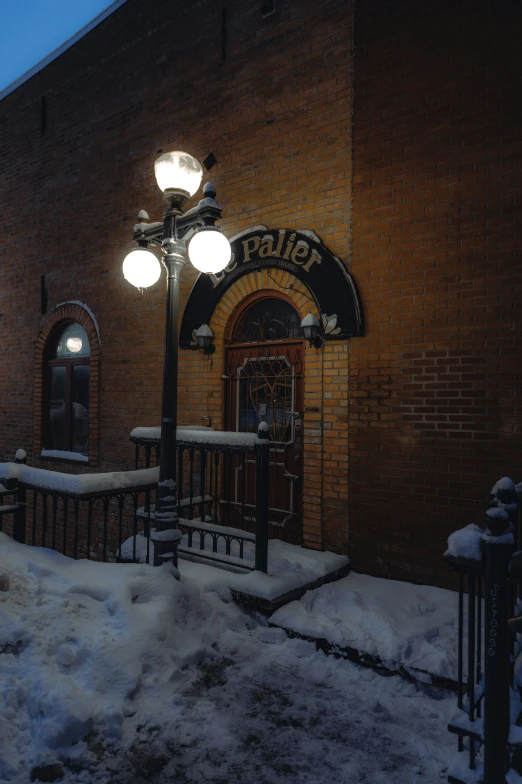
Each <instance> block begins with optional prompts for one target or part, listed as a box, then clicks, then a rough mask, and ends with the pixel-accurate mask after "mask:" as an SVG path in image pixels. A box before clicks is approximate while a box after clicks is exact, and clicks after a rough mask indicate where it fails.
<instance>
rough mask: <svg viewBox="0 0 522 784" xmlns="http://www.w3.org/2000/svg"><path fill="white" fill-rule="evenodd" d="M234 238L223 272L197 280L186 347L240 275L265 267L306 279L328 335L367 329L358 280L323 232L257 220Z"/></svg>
mask: <svg viewBox="0 0 522 784" xmlns="http://www.w3.org/2000/svg"><path fill="white" fill-rule="evenodd" d="M230 244H231V246H232V258H231V260H230V263H229V265H228V266H227V267H226V268H225V269H224V270H223V272H220V273H218V274H217V275H204V274H201V275H200V276H199V277H198V279H197V280H196V282H195V283H194V286H193V288H192V291H191V292H190V296H189V298H188V301H187V305H186V307H185V313H184V314H183V320H182V322H181V332H180V345H181V347H182V348H187V347H189V346H190V345H191V344H192V345H194V343H193V338H192V335H193V332H194V330H196V329H198V328H199V327H200V326H201V325H202V324H210V321H211V318H212V314H213V312H214V309H215V307H216V305H217V304H218V302H219V300H220V299H221V297H222V296H223V294H224V293H225V291H227V289H228V288H230V286H231V285H232V284H233V283H235V281H236V280H238V278H240V277H242V276H243V275H246V274H248V273H249V272H254V271H255V270H260V269H263V268H264V267H272V268H274V267H275V268H276V269H283V270H286V271H287V272H290V273H292V275H294V276H295V277H296V278H297V279H298V280H300V281H301V282H302V283H304V285H305V286H306V287H307V288H308V290H309V291H310V293H311V294H312V296H313V298H314V300H315V302H316V305H317V310H318V313H320V314H321V318H322V321H323V328H324V336H325V338H326V339H327V340H345V339H346V338H349V337H352V336H355V335H362V333H363V316H362V309H361V304H360V301H359V297H358V294H357V288H356V286H355V282H354V280H353V279H352V276H351V275H350V274H349V272H348V271H347V269H346V267H345V266H344V264H343V263H342V262H341V261H340V260H339V259H338V258H337V257H336V256H334V255H333V254H332V253H330V251H329V250H328V249H327V248H325V246H324V245H323V243H322V242H321V240H320V239H319V237H318V236H317V234H314V232H311V231H293V230H291V229H266V228H265V227H264V226H255V227H254V228H253V229H251V230H250V231H247V232H243V233H241V234H238V235H236V236H235V237H234V238H233V239H232V241H231V243H230Z"/></svg>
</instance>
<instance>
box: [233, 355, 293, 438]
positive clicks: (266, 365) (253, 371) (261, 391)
mask: <svg viewBox="0 0 522 784" xmlns="http://www.w3.org/2000/svg"><path fill="white" fill-rule="evenodd" d="M238 382H239V390H238V391H239V401H238V402H239V405H238V430H239V431H241V432H243V433H256V432H257V428H258V426H259V423H260V422H267V424H268V425H269V426H270V439H271V441H277V442H288V441H291V440H292V412H293V397H294V377H293V372H292V367H291V366H290V365H289V363H288V362H287V360H286V359H285V358H284V357H262V358H259V359H248V360H246V362H245V364H244V365H243V367H242V368H241V369H240V371H239V372H238Z"/></svg>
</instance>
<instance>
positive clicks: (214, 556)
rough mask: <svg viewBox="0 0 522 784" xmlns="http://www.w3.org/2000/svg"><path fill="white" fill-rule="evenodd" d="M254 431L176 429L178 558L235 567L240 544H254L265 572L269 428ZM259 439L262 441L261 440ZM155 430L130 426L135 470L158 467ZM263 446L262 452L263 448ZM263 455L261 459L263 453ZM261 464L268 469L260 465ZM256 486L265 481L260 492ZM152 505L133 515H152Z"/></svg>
mask: <svg viewBox="0 0 522 784" xmlns="http://www.w3.org/2000/svg"><path fill="white" fill-rule="evenodd" d="M259 427H260V431H259V433H258V434H256V433H236V432H226V431H216V430H213V429H212V428H209V427H178V429H177V452H176V464H177V470H176V473H177V476H176V479H177V491H178V515H179V519H180V522H179V527H180V529H181V531H182V532H183V534H184V540H183V542H182V544H181V546H180V548H179V551H178V552H179V554H180V555H181V556H188V555H191V556H193V555H194V554H195V553H197V554H198V556H199V557H203V558H205V559H208V560H211V561H218V562H221V563H228V564H230V565H232V566H237V563H236V561H237V560H239V561H240V562H243V565H244V568H251V567H247V563H246V561H245V560H243V559H244V554H245V546H246V545H247V544H248V545H250V546H251V543H252V541H254V542H255V551H256V565H255V568H256V569H260V570H262V571H266V568H267V564H266V558H267V555H266V553H267V549H268V516H269V512H268V485H267V483H268V443H269V442H268V440H267V438H266V437H265V436H268V425H267V424H266V423H264V422H262V423H261V424H260V426H259ZM260 435H261V436H262V437H260ZM160 436H161V432H160V428H159V427H156V428H142V427H138V428H135V429H134V430H133V431H132V432H131V435H130V439H131V441H132V442H133V443H134V444H135V447H136V468H139V467H140V466H145V467H150V466H151V465H154V464H156V463H159V459H160ZM265 446H266V447H267V448H266V449H264V447H265ZM265 452H266V454H265V456H264V457H263V454H264V453H265ZM263 460H265V462H266V464H267V467H266V468H264V467H263ZM258 482H261V483H265V485H266V488H265V489H264V490H263V491H259V490H258ZM154 512H155V507H154V506H152V508H151V509H150V510H148V509H145V508H144V509H139V510H138V516H141V515H144V514H149V515H152V518H153V517H154Z"/></svg>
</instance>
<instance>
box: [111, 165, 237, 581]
mask: <svg viewBox="0 0 522 784" xmlns="http://www.w3.org/2000/svg"><path fill="white" fill-rule="evenodd" d="M154 170H155V174H156V180H157V183H158V186H159V188H160V190H161V191H163V196H164V198H165V200H166V201H167V203H168V205H169V206H168V209H167V211H166V213H165V215H164V217H163V221H162V222H158V223H149V216H148V215H147V213H146V212H145V211H143V210H142V211H140V213H139V214H138V221H139V222H138V223H137V224H136V225H135V226H134V233H133V239H134V240H135V241H136V242H137V243H138V247H137V248H134V249H133V250H132V251H131V252H130V253H129V254H128V256H127V257H126V258H125V261H124V262H123V274H124V276H125V278H126V279H127V280H128V281H129V282H130V283H132V284H133V285H134V286H136V287H137V288H140V289H142V288H147V287H148V286H152V285H153V284H154V283H156V281H157V280H158V279H159V276H160V274H161V266H160V264H159V262H158V259H157V257H156V255H155V254H154V253H153V251H152V250H150V247H155V246H160V247H161V250H162V252H163V254H164V255H163V258H162V262H163V266H164V267H165V269H166V271H167V302H166V320H165V322H166V323H165V359H164V364H163V396H162V406H161V447H160V476H159V483H158V492H157V496H156V511H155V513H154V519H155V530H154V532H153V533H152V541H153V543H154V565H155V566H159V565H160V564H161V563H163V561H164V560H167V559H169V560H170V559H171V558H172V559H173V560H174V563H176V562H177V556H176V553H177V546H178V542H179V540H180V538H181V533H180V531H179V530H178V512H177V505H178V504H177V487H176V425H177V407H178V343H179V334H178V325H179V281H180V274H181V270H182V269H183V267H184V266H185V264H186V263H187V261H188V259H190V261H191V262H192V264H193V265H194V267H196V269H197V270H199V271H200V272H212V273H216V272H221V271H222V270H223V269H225V267H226V266H227V264H228V263H229V261H230V256H231V250H230V243H229V241H228V240H227V238H226V237H225V236H224V235H223V234H221V232H220V230H219V229H218V228H216V226H215V222H216V221H217V220H218V219H219V218H221V207H220V205H219V204H218V202H217V201H216V199H215V196H216V191H215V189H214V187H213V186H212V185H210V183H207V184H206V185H205V187H204V188H203V199H202V200H201V201H200V202H199V204H198V205H197V206H196V207H193V208H192V209H190V210H187V211H186V212H185V213H184V212H183V210H182V208H183V206H184V204H185V203H186V202H187V201H188V199H189V198H190V197H191V196H193V195H194V194H195V193H196V191H197V190H198V188H199V186H200V184H201V178H202V176H203V169H202V167H201V164H200V163H199V161H198V160H196V158H193V157H192V155H188V154H187V153H185V152H179V151H176V152H167V153H164V154H163V155H161V156H160V157H159V158H158V159H157V160H156V162H155V164H154ZM171 553H172V554H173V555H172V556H171V555H169V554H171Z"/></svg>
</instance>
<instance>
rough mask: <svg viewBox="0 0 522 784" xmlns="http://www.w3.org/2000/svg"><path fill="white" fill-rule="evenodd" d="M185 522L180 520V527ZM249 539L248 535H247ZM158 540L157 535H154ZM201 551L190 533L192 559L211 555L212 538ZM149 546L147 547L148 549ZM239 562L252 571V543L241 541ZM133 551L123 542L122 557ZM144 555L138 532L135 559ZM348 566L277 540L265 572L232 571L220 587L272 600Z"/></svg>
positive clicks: (235, 551)
mask: <svg viewBox="0 0 522 784" xmlns="http://www.w3.org/2000/svg"><path fill="white" fill-rule="evenodd" d="M184 522H185V521H184V520H183V519H181V518H180V525H183V523H184ZM186 522H187V523H188V524H189V526H191V527H192V526H197V524H198V523H197V520H187V521H186ZM204 526H205V530H209V529H211V526H210V525H209V524H208V523H204ZM212 527H213V528H215V529H216V531H218V530H219V531H220V532H221V533H224V534H227V533H229V532H231V531H232V535H234V534H235V535H236V536H237V535H238V534H239V535H240V534H241V531H240V530H238V529H237V528H234V529H230V528H221V526H219V527H218V526H212ZM247 536H248V537H251V535H250V534H247ZM154 538H157V535H156V534H155V535H154ZM203 544H204V548H201V549H200V547H199V534H197V533H194V534H193V546H192V548H190V550H191V552H193V555H194V557H197V555H198V553H200V552H201V551H203V552H206V553H211V552H212V545H213V542H212V537H211V536H209V535H207V536H205V539H204V543H203ZM180 546H181V547H185V548H187V547H188V535H187V534H184V535H183V538H182V540H181V542H180ZM149 547H150V546H149ZM243 547H244V550H243V559H242V561H241V562H242V563H243V564H244V565H245V567H246V568H249V567H250V569H253V566H254V561H255V544H254V542H252V541H245V542H244V545H243ZM133 552H134V542H133V537H130V538H129V539H127V541H125V542H123V544H122V546H121V553H122V557H123V558H131V557H132V553H133ZM217 552H218V554H220V555H225V539H224V538H223V537H220V538H219V539H218V542H217ZM146 554H147V539H146V538H145V537H144V536H143V535H142V534H141V533H139V534H138V535H137V536H136V558H137V559H139V560H140V561H142V562H144V561H145V560H146ZM230 554H231V556H232V557H233V558H238V557H239V544H238V542H234V541H233V542H231V553H230ZM348 563H349V561H348V558H347V557H346V556H345V555H337V554H336V553H329V552H320V551H318V550H309V549H307V548H305V547H297V546H296V545H292V544H287V543H286V542H281V541H280V540H279V539H270V540H269V542H268V573H267V574H263V572H257V571H250V572H249V573H248V574H243V573H242V574H237V573H233V572H223V575H222V576H221V579H222V581H223V584H224V585H226V586H227V588H230V589H231V590H233V591H237V592H239V593H242V594H247V595H248V596H255V597H257V598H258V599H266V600H268V601H271V600H273V599H275V598H277V597H279V596H283V595H285V594H287V593H290V591H294V590H297V589H299V588H302V587H303V586H304V585H307V584H308V583H311V582H314V581H315V580H319V579H320V578H322V577H324V576H325V575H327V574H329V573H330V572H334V571H336V570H337V569H342V568H343V567H345V566H347V564H348Z"/></svg>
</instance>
